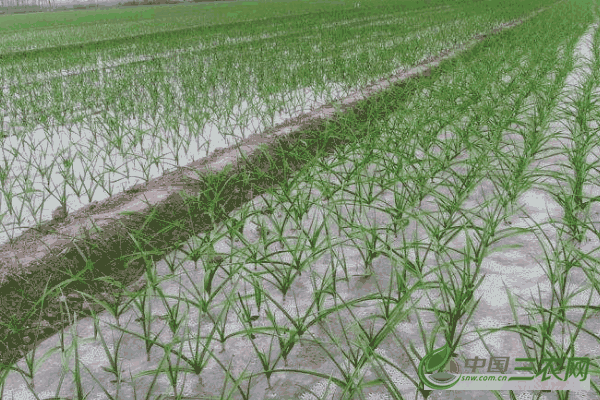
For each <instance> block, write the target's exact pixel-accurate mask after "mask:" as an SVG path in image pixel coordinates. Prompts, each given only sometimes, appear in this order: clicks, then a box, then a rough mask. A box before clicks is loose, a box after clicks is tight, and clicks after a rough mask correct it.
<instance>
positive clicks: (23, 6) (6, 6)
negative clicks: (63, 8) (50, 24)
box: [0, 0, 55, 14]
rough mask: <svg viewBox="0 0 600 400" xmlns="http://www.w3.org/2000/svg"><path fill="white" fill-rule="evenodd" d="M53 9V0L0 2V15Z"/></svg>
mask: <svg viewBox="0 0 600 400" xmlns="http://www.w3.org/2000/svg"><path fill="white" fill-rule="evenodd" d="M54 7H55V4H54V1H53V0H0V14H5V13H7V14H13V13H21V12H22V13H26V12H35V11H44V10H49V9H52V8H54Z"/></svg>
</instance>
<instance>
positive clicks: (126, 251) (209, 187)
mask: <svg viewBox="0 0 600 400" xmlns="http://www.w3.org/2000/svg"><path fill="white" fill-rule="evenodd" d="M541 11H543V9H542V10H538V11H537V13H539V12H541ZM531 16H533V15H530V16H529V17H528V18H530V17H531ZM525 20H526V19H521V20H518V21H513V22H510V23H506V24H503V25H502V26H500V27H498V28H496V29H494V30H492V31H491V32H489V33H487V34H482V35H477V36H474V37H473V38H472V39H471V40H470V41H469V42H468V43H466V44H463V45H460V46H456V47H455V48H451V49H448V50H446V51H444V52H442V53H441V54H439V55H437V56H435V57H432V58H431V59H429V60H426V61H425V62H423V63H421V64H420V65H418V66H416V67H414V68H412V69H410V70H408V71H402V72H399V73H397V74H395V75H393V76H391V77H389V78H385V79H382V80H380V81H379V82H377V83H376V84H374V85H371V86H369V87H367V88H366V89H363V90H361V91H360V92H357V93H354V94H353V95H351V96H349V97H347V98H344V99H340V100H337V101H336V102H334V103H331V104H328V105H325V106H323V107H321V108H319V109H317V110H314V111H312V112H310V113H306V114H303V115H301V116H298V117H295V118H293V119H290V120H288V121H286V122H285V123H283V124H281V125H278V126H276V127H273V128H270V129H268V130H266V131H264V132H262V133H260V134H256V135H253V136H251V137H249V138H247V139H245V140H243V141H241V142H240V143H239V144H237V145H235V146H231V147H229V148H227V149H219V150H216V151H214V152H213V153H212V154H211V155H209V156H208V157H206V158H203V159H201V160H198V161H195V162H193V163H191V164H189V165H187V166H185V167H180V168H178V169H177V170H175V171H172V172H169V173H166V174H164V175H163V176H161V177H158V178H155V179H152V180H150V181H149V182H147V183H145V184H138V185H136V186H134V187H132V188H130V189H128V190H126V191H124V192H122V193H119V194H116V195H114V196H112V197H110V198H108V199H106V200H104V201H101V202H94V203H91V204H88V205H87V206H85V207H84V208H82V209H80V210H78V211H76V212H75V213H73V214H71V215H69V216H68V217H66V218H64V219H62V220H61V219H54V220H52V221H48V222H45V223H43V224H41V225H39V226H36V227H32V228H30V229H28V230H27V231H26V232H24V233H23V234H22V235H20V236H19V237H18V238H15V239H14V240H13V241H12V242H9V243H6V244H3V245H1V246H0V325H1V326H0V363H1V364H2V365H12V364H13V363H15V362H16V361H17V360H19V359H20V358H22V357H23V356H24V355H25V354H27V353H28V352H29V351H31V350H32V349H33V348H35V347H36V346H37V345H38V344H39V343H40V342H42V341H43V340H45V339H46V338H48V337H50V336H52V335H53V334H55V333H56V332H58V331H60V330H61V329H64V328H65V327H66V326H68V325H69V324H68V320H67V319H66V318H65V317H62V312H61V306H62V305H61V304H60V303H59V302H58V301H56V300H52V299H44V298H43V297H42V296H41V293H45V292H46V291H47V289H50V288H58V287H62V291H63V293H64V295H65V296H66V300H67V302H68V306H69V310H70V311H71V313H73V312H75V313H77V314H79V315H81V316H89V315H90V314H91V311H92V310H93V311H95V312H98V311H100V310H101V309H102V308H101V306H98V305H90V304H88V303H87V302H85V301H84V299H83V298H82V297H81V296H80V295H79V294H78V293H77V292H76V291H81V292H84V293H87V294H90V295H93V296H96V297H99V298H104V299H105V300H106V301H107V302H109V303H111V302H112V301H114V299H115V297H117V296H118V295H119V293H121V292H122V291H123V290H124V289H123V288H126V289H125V290H136V289H138V288H139V287H141V286H142V285H144V283H145V282H144V280H143V277H142V275H143V273H144V271H145V268H146V263H147V262H149V261H148V260H145V259H141V258H134V259H129V260H128V259H127V255H130V254H133V253H135V252H136V251H137V250H139V248H138V245H139V244H137V243H136V242H135V240H133V238H132V236H130V233H131V232H137V233H138V234H140V235H142V236H143V237H145V238H148V239H147V240H146V242H145V243H144V244H143V247H144V250H146V251H148V252H152V250H153V249H162V250H165V249H172V248H173V245H174V244H175V243H181V242H183V241H185V240H188V239H189V238H190V237H192V236H194V235H197V234H198V233H200V232H204V231H206V230H208V229H210V228H211V227H212V226H213V223H214V222H219V221H220V220H222V219H223V218H224V217H225V216H226V215H227V214H228V213H230V212H231V211H233V210H234V209H236V208H237V207H239V206H240V205H242V204H244V203H245V202H247V201H250V200H252V199H253V198H255V197H256V196H258V195H260V194H262V193H264V192H265V191H266V190H267V189H268V188H269V187H273V186H276V185H277V184H278V182H280V181H281V180H282V179H284V178H285V176H284V175H283V172H282V171H283V168H280V167H279V166H281V165H282V164H283V162H284V161H285V163H286V164H288V165H289V166H291V167H292V169H293V170H295V169H299V168H301V167H302V162H300V161H299V160H305V159H306V157H305V155H306V154H312V155H314V157H317V156H319V157H320V156H323V155H324V154H327V153H332V152H333V151H334V150H335V149H336V148H338V147H339V146H341V145H343V144H345V143H347V141H348V140H349V139H348V138H345V137H324V136H323V134H322V132H324V131H325V127H326V126H328V125H329V124H338V123H339V122H338V118H337V116H339V115H340V114H347V113H354V115H355V117H356V120H357V121H359V122H365V121H368V120H369V119H371V118H380V117H385V114H387V113H389V112H391V111H384V109H383V108H381V107H379V108H378V107H377V104H382V103H385V102H386V98H387V96H390V92H392V91H393V90H394V89H397V88H401V89H402V90H404V91H405V93H406V94H410V93H411V90H412V89H414V88H415V87H414V85H413V83H415V82H417V81H418V80H421V79H428V77H429V76H431V74H432V72H433V71H435V70H436V69H437V68H439V67H440V65H442V63H445V62H451V59H452V58H453V57H454V56H455V55H457V54H458V53H461V52H464V51H467V50H469V49H471V48H472V47H474V46H476V45H477V44H479V43H481V42H484V41H485V39H486V38H487V37H489V36H491V35H494V34H497V33H499V32H501V31H503V30H505V29H509V28H512V27H514V26H517V25H519V24H521V23H523V22H524V21H525ZM203 196H204V197H208V198H215V197H219V196H220V197H219V198H220V202H219V209H218V210H210V209H208V208H207V207H203V206H202V204H201V202H198V201H195V202H190V201H189V199H190V198H194V199H198V198H202V197H203ZM214 217H217V219H218V220H217V221H213V220H211V219H214ZM163 221H171V222H173V221H179V222H180V224H179V228H178V229H175V230H171V231H164V230H163V228H164V226H165V224H164V223H163ZM138 236H139V235H138ZM86 260H87V261H86ZM69 272H70V273H69ZM74 277H75V278H74ZM106 277H110V278H112V279H114V280H115V281H117V282H120V283H121V285H122V289H119V288H117V287H116V286H114V285H113V284H110V283H108V282H106V281H102V280H98V278H106ZM84 280H85V282H94V283H93V284H88V283H84V282H83V281H84ZM66 282H69V283H66ZM36 303H37V307H33V304H36ZM33 308H35V309H36V310H39V311H36V315H30V311H31V310H32V309H33ZM15 318H16V319H21V320H22V319H25V318H27V320H30V321H32V322H31V325H29V327H28V328H24V329H21V330H19V331H12V330H11V329H10V322H11V321H13V320H14V319H15ZM33 321H36V322H35V323H33ZM38 321H41V322H39V323H38Z"/></svg>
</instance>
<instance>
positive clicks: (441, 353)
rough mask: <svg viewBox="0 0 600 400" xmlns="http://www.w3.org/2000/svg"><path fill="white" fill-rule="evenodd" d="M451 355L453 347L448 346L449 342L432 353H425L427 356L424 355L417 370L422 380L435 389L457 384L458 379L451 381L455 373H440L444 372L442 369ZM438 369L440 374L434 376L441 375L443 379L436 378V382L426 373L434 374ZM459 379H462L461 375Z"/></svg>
mask: <svg viewBox="0 0 600 400" xmlns="http://www.w3.org/2000/svg"><path fill="white" fill-rule="evenodd" d="M451 357H452V349H451V348H450V346H448V344H445V345H444V346H442V347H440V348H439V349H436V350H434V351H433V352H431V353H427V354H426V355H425V357H423V359H422V360H421V362H420V363H419V368H418V370H417V372H418V375H419V378H420V379H421V381H422V382H423V383H425V384H427V386H429V387H430V388H433V389H448V388H450V387H452V386H454V385H455V384H456V382H458V379H456V380H454V381H453V382H451V381H452V380H453V379H451V377H452V378H453V377H454V375H452V374H448V373H442V374H441V375H440V373H441V372H442V370H443V369H444V367H445V366H446V364H448V362H449V361H450V358H451ZM436 371H438V374H435V375H434V376H433V377H432V378H433V379H435V377H436V376H439V377H440V378H443V379H441V380H438V379H435V380H436V382H433V381H432V380H431V379H428V378H427V377H426V376H425V374H432V373H434V372H436ZM442 375H443V376H442ZM459 379H460V377H459ZM445 382H451V383H445Z"/></svg>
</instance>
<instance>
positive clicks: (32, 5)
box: [0, 0, 227, 14]
mask: <svg viewBox="0 0 600 400" xmlns="http://www.w3.org/2000/svg"><path fill="white" fill-rule="evenodd" d="M100 1H101V0H91V1H85V0H84V1H81V2H79V3H76V4H73V3H75V2H76V0H73V3H71V4H68V5H67V4H60V5H57V4H56V3H55V1H54V0H0V14H24V13H31V12H41V11H59V10H67V9H76V10H77V9H79V10H81V9H87V8H97V7H98V6H100V8H104V7H103V6H104V5H103V4H102V3H101V2H100ZM205 1H215V0H121V1H114V2H112V3H118V4H119V5H121V6H142V5H153V4H176V3H183V2H193V3H201V2H205ZM216 1H220V0H216ZM221 1H227V0H221ZM98 3H99V4H98Z"/></svg>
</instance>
